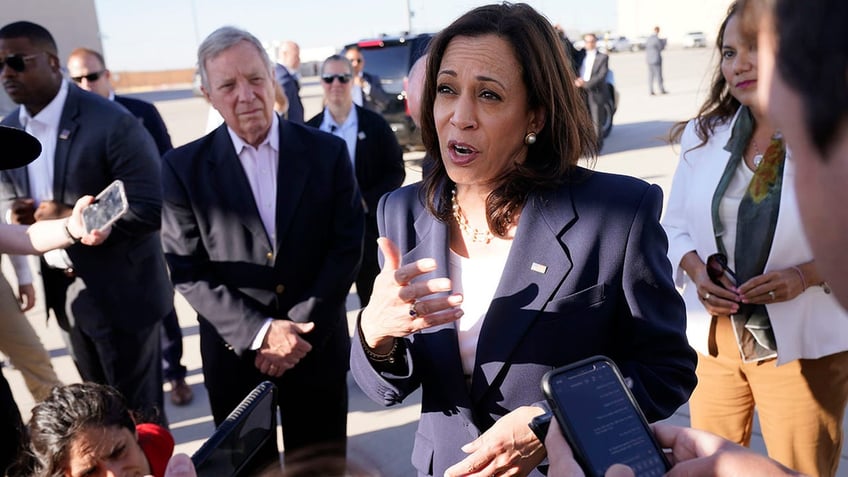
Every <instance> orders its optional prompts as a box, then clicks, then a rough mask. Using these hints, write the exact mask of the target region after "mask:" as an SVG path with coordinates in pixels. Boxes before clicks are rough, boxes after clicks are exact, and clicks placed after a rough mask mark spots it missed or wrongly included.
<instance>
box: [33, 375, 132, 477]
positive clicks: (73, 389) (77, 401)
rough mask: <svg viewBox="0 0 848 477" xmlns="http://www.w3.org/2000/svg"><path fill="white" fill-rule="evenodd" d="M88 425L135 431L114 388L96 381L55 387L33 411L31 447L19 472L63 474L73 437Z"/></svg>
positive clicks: (50, 476) (45, 476) (39, 476)
mask: <svg viewBox="0 0 848 477" xmlns="http://www.w3.org/2000/svg"><path fill="white" fill-rule="evenodd" d="M89 427H104V428H106V427H118V428H121V427H123V428H126V429H128V430H129V431H130V432H132V433H133V434H135V421H134V420H133V415H132V413H131V412H130V410H129V408H128V407H127V403H126V401H125V400H124V397H123V396H121V394H120V393H119V392H118V391H117V390H115V389H114V388H112V387H110V386H105V385H102V384H95V383H77V384H69V385H66V386H58V387H55V388H53V391H52V392H51V393H50V396H49V397H48V398H47V399H45V400H44V401H43V402H41V403H40V404H38V405H37V406H35V408H33V410H32V418H31V419H30V421H29V424H27V430H28V432H29V448H28V449H27V451H26V452H24V455H22V456H21V459H20V461H19V463H18V467H17V471H18V472H23V473H25V474H26V475H31V476H33V477H61V476H63V475H64V471H65V468H66V467H67V465H68V459H69V457H70V456H69V452H70V449H71V443H72V441H73V439H74V437H75V436H76V434H77V433H78V432H80V431H81V430H83V429H86V428H89Z"/></svg>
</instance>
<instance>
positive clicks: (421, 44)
mask: <svg viewBox="0 0 848 477" xmlns="http://www.w3.org/2000/svg"><path fill="white" fill-rule="evenodd" d="M432 37H433V35H432V34H430V33H420V34H414V35H401V36H381V37H379V38H374V39H367V40H361V41H358V42H356V43H350V44H348V45H345V48H347V47H349V46H354V45H356V46H358V47H359V51H361V52H362V56H363V57H364V58H365V71H367V72H368V73H371V74H374V75H377V76H378V77H379V78H380V86H382V87H383V90H384V91H385V92H386V93H388V94H389V96H390V97H391V100H390V101H389V102H388V104H386V106H385V107H384V108H383V110H382V111H379V112H380V114H382V115H383V117H384V118H385V119H386V122H388V123H389V126H391V128H392V131H394V133H395V136H396V137H397V140H398V143H400V145H401V146H402V147H405V148H407V149H416V148H419V147H421V145H422V142H421V131H420V130H419V129H418V128H416V127H415V124H414V123H413V122H412V118H411V117H410V116H409V110H408V109H407V106H406V79H407V73H409V68H411V67H412V64H413V63H415V60H417V59H418V58H419V57H421V55H422V54H424V52H425V51H426V49H427V45H429V44H430V39H431V38H432Z"/></svg>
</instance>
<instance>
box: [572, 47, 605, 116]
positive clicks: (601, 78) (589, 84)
mask: <svg viewBox="0 0 848 477" xmlns="http://www.w3.org/2000/svg"><path fill="white" fill-rule="evenodd" d="M582 56H583V58H582V59H581V66H582V63H583V62H584V61H586V52H585V50H584V51H583V55H582ZM607 73H609V56H607V55H606V54H604V53H601V52H600V51H599V52H597V54H596V55H595V61H594V63H592V74H591V76H590V77H589V81H586V83H585V84H584V85H583V89H584V90H585V91H586V93H587V94H588V95H589V101H592V102H594V103H596V104H603V103H605V102H606V100H607V97H608V96H609V88H607ZM579 74H580V73H579V71H578V75H579Z"/></svg>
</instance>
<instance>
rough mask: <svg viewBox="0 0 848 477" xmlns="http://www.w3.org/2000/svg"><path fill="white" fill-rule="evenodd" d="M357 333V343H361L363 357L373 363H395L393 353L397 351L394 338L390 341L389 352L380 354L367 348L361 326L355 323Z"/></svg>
mask: <svg viewBox="0 0 848 477" xmlns="http://www.w3.org/2000/svg"><path fill="white" fill-rule="evenodd" d="M356 328H357V331H358V333H357V334H359V342H360V343H362V349H363V350H364V351H365V356H367V357H368V359H369V360H370V361H373V362H375V363H389V364H394V362H395V353H396V352H397V349H398V339H397V338H394V339H393V340H392V349H390V350H389V352H388V353H385V354H382V353H377V352H375V351H374V348H372V347H370V346H368V343H366V342H365V336H363V335H362V326H360V325H359V323H357V326H356Z"/></svg>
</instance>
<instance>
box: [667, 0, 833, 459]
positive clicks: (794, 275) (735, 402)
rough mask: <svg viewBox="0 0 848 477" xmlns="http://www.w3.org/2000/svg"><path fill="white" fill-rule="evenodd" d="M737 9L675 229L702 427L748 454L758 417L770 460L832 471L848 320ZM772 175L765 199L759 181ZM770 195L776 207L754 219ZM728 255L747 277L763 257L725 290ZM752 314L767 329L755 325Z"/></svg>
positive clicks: (684, 154)
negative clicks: (820, 260)
mask: <svg viewBox="0 0 848 477" xmlns="http://www.w3.org/2000/svg"><path fill="white" fill-rule="evenodd" d="M735 12H736V6H735V4H734V5H732V6H731V7H730V9H729V11H728V15H727V18H726V19H725V20H724V23H722V25H721V28H720V30H719V35H718V41H717V46H718V48H719V50H720V65H719V66H720V67H719V71H717V72H716V75H715V78H714V80H713V85H712V88H711V91H710V95H709V98H708V99H707V101H706V102H705V104H704V106H703V107H702V108H701V111H700V112H699V114H698V116H697V117H696V118H694V119H693V120H691V121H689V122H688V123H681V124H680V125H678V126H677V127H676V128H675V129H673V130H672V139H680V151H681V154H680V163H679V164H678V167H677V171H676V172H675V175H674V181H673V184H672V190H671V194H670V196H669V201H668V207H667V210H666V214H665V217H664V219H663V226H664V227H665V229H666V232H667V233H668V236H669V259H670V261H671V263H672V264H673V265H674V266H675V267H676V276H675V279H676V282H677V285H678V286H679V287H682V294H683V298H684V301H685V303H686V311H687V320H688V321H687V336H688V338H689V343H690V344H691V345H692V347H693V348H695V349H696V350H697V351H698V368H697V375H698V380H699V382H698V386H697V388H696V389H695V392H694V393H693V395H692V397H691V399H690V402H689V403H690V411H691V416H692V426H693V427H696V428H701V429H706V430H709V431H711V432H714V433H716V434H719V435H721V436H723V437H725V438H727V439H730V440H732V441H735V442H738V443H740V444H742V445H748V444H749V442H750V437H751V429H752V422H753V414H754V409H755V408H756V409H758V413H759V417H760V424H761V428H762V431H763V437H764V440H765V443H766V447H767V448H768V453H769V456H771V457H772V458H774V459H776V460H778V461H780V462H782V463H783V464H785V465H787V466H789V467H791V468H793V469H796V470H799V471H802V472H804V473H807V474H809V475H833V474H834V473H835V472H836V468H837V465H838V463H839V457H840V452H841V445H842V418H843V414H844V409H845V405H846V400H848V353H846V352H845V351H846V350H848V314H846V312H845V311H844V310H843V309H842V308H840V306H839V305H838V304H837V302H836V300H835V299H834V297H833V296H832V295H831V294H830V292H829V289H828V288H827V284H826V283H824V282H823V279H822V278H821V277H820V275H819V273H818V271H817V270H816V264H815V261H814V260H813V256H812V252H811V250H810V247H809V244H808V243H807V240H806V238H805V237H804V235H803V233H802V232H801V230H802V226H801V221H800V217H799V214H798V208H797V203H796V196H795V190H794V188H793V183H794V179H793V175H794V170H795V168H794V165H793V161H792V159H791V155H790V153H789V152H788V151H786V150H785V148H783V149H781V145H782V140H781V139H780V135H779V133H777V132H776V131H775V130H774V128H773V127H772V126H771V125H770V124H769V123H768V119H767V118H766V117H765V116H764V115H763V114H762V113H761V112H760V111H759V109H758V105H757V102H756V101H757V100H756V88H757V86H756V85H757V58H756V56H757V55H756V45H753V44H752V41H753V40H752V39H746V38H743V37H742V35H741V33H740V30H741V29H740V28H739V25H738V19H737V17H736V15H735ZM766 145H769V146H768V147H769V148H768V149H767V148H766ZM758 166H759V167H762V168H764V169H763V170H762V171H759V172H757V171H758ZM769 171H772V175H771V177H770V179H771V182H768V183H767V184H770V185H769V186H768V191H769V192H768V193H763V192H762V189H757V188H756V187H755V186H756V185H762V184H763V182H762V181H764V180H768V178H769V176H768V174H767V173H768V172H769ZM764 177H765V178H766V179H763V178H764ZM755 182H756V184H755ZM768 194H771V195H770V196H769V195H768ZM764 196H765V197H766V198H765V200H764V201H763V202H759V201H760V200H763V197H764ZM769 199H771V202H770V203H771V204H772V209H773V211H772V212H769V213H764V214H763V215H756V214H757V211H758V210H759V209H761V208H765V207H768V205H767V204H769ZM743 203H745V205H743ZM846 206H848V204H846ZM743 209H744V212H743ZM755 217H760V218H762V217H765V219H763V220H760V219H757V218H755ZM758 220H759V221H758ZM750 237H755V239H749V238H750ZM717 253H723V255H724V258H725V260H726V264H727V268H728V269H730V270H731V271H734V270H735V271H737V272H738V271H739V270H738V268H737V267H739V266H740V265H741V264H748V265H750V263H751V262H756V260H755V259H753V258H752V257H757V256H761V257H762V260H761V262H760V263H759V264H758V266H759V267H760V268H756V270H758V272H757V273H754V274H748V276H739V277H737V278H738V282H736V283H733V279H732V278H731V277H730V275H729V274H727V273H724V274H721V273H719V274H714V278H716V279H717V280H718V281H719V282H720V284H718V283H715V282H714V281H712V280H711V278H710V274H709V272H708V267H707V263H708V262H710V260H709V257H711V256H713V255H714V254H717ZM710 263H711V264H712V265H714V266H716V267H719V266H720V264H721V262H720V261H719V260H716V259H715V258H714V259H713V260H712V261H711V262H710ZM748 265H745V266H744V267H746V268H747V269H750V268H751V267H750V266H748ZM719 271H720V270H719ZM720 274H721V275H723V276H722V277H718V276H717V275H720ZM755 309H756V310H760V311H758V312H756V313H754V312H752V311H751V310H755ZM753 315H756V317H758V319H761V321H755V322H752V321H746V320H748V319H751V318H750V317H751V316H753ZM731 316H733V317H732V318H731ZM746 317H747V318H746Z"/></svg>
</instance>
